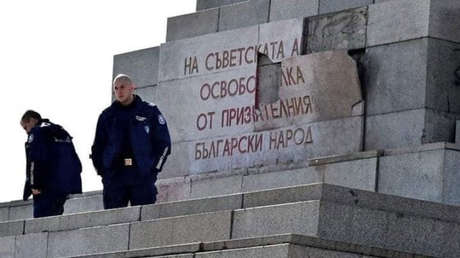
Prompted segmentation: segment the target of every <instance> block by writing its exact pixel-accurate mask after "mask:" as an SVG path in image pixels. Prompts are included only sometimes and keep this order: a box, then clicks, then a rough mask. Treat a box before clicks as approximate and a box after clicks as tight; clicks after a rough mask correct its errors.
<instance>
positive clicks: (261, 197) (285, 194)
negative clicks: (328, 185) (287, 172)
mask: <svg viewBox="0 0 460 258" xmlns="http://www.w3.org/2000/svg"><path fill="white" fill-rule="evenodd" d="M322 191H323V187H322V185H321V184H310V185H300V186H295V187H287V188H279V189H269V190H265V191H257V192H248V193H244V194H243V208H252V207H261V206H268V205H278V204H283V203H294V202H304V201H311V200H320V199H321V193H322ZM281 208H282V207H281Z"/></svg>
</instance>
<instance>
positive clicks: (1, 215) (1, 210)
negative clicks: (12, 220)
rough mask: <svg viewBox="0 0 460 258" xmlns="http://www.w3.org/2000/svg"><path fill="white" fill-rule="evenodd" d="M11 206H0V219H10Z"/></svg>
mask: <svg viewBox="0 0 460 258" xmlns="http://www.w3.org/2000/svg"><path fill="white" fill-rule="evenodd" d="M9 209H10V207H9V206H5V207H0V221H7V220H8V213H9Z"/></svg>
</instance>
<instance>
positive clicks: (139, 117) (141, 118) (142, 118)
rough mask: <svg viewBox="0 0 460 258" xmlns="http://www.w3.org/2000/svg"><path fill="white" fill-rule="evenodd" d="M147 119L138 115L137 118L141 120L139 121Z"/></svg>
mask: <svg viewBox="0 0 460 258" xmlns="http://www.w3.org/2000/svg"><path fill="white" fill-rule="evenodd" d="M145 119H147V118H146V117H143V116H136V120H137V121H139V122H142V121H145Z"/></svg>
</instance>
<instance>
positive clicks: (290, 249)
mask: <svg viewBox="0 0 460 258" xmlns="http://www.w3.org/2000/svg"><path fill="white" fill-rule="evenodd" d="M147 256H148V257H202V258H204V257H209V258H211V257H273V258H275V257H276V258H282V257H286V258H300V257H311V256H313V257H350V258H352V257H353V258H355V257H356V258H358V257H365V256H372V257H389V258H390V257H395V258H396V257H401V258H403V257H404V258H406V257H407V258H409V257H411V258H412V257H419V258H422V257H428V256H422V255H415V254H409V253H404V252H397V251H394V250H387V249H382V248H375V247H367V246H362V245H356V244H350V243H346V242H338V241H331V240H325V239H321V238H318V237H311V236H304V235H296V234H281V235H273V236H264V237H255V238H243V239H234V240H225V241H211V242H196V243H190V244H182V245H172V246H162V247H156V248H144V249H136V250H128V251H121V252H111V253H100V254H94V255H83V256H77V257H78V258H121V257H123V258H134V257H147Z"/></svg>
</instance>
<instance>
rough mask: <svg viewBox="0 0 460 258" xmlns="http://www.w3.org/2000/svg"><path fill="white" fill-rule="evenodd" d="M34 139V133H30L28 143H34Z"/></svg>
mask: <svg viewBox="0 0 460 258" xmlns="http://www.w3.org/2000/svg"><path fill="white" fill-rule="evenodd" d="M33 141H34V135H33V134H30V135H29V137H28V138H27V142H28V143H32V142H33Z"/></svg>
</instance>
